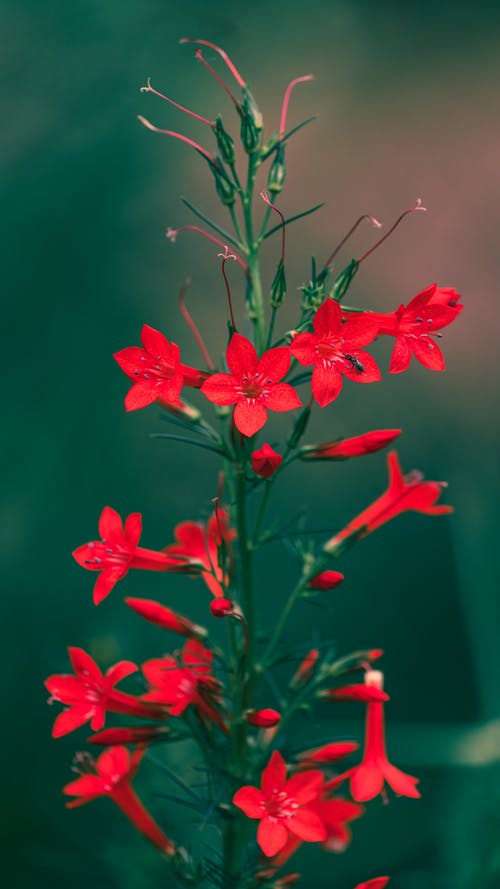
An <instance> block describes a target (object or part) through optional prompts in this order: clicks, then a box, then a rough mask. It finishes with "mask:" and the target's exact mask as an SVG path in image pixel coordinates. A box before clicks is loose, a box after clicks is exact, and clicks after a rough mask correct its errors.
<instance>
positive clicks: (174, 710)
mask: <svg viewBox="0 0 500 889" xmlns="http://www.w3.org/2000/svg"><path fill="white" fill-rule="evenodd" d="M213 657H214V656H213V654H212V652H211V651H210V649H208V648H205V647H204V646H203V645H202V644H201V642H197V641H196V640H194V639H189V640H188V641H187V642H186V643H185V645H184V647H183V649H182V652H181V656H180V660H177V659H176V658H175V657H173V655H170V654H167V655H166V656H165V657H162V658H153V659H152V660H150V661H146V663H145V664H143V665H142V671H143V673H144V676H145V677H146V679H147V681H148V682H149V685H150V686H151V689H150V691H148V692H147V693H146V694H145V695H143V700H144V701H152V702H154V703H156V704H163V705H164V706H166V707H168V710H169V713H170V714H171V715H172V716H182V714H183V713H184V711H185V710H187V708H188V707H190V706H193V707H194V708H195V710H196V711H197V713H198V715H199V716H200V717H201V718H204V719H206V720H208V721H209V722H212V721H213V722H215V723H216V724H217V725H218V726H219V728H221V729H222V731H224V732H225V731H227V728H226V725H225V724H224V722H223V720H222V718H221V716H220V714H219V713H218V711H217V706H218V704H219V698H220V683H219V682H218V680H217V679H215V677H214V676H213V675H212V663H213Z"/></svg>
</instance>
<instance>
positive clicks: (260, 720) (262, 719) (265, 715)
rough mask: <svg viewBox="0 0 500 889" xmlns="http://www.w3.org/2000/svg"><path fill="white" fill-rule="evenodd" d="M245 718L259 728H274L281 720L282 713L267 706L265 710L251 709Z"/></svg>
mask: <svg viewBox="0 0 500 889" xmlns="http://www.w3.org/2000/svg"><path fill="white" fill-rule="evenodd" d="M245 719H246V721H247V722H249V723H250V725H256V726H257V727H258V728H274V726H275V725H278V723H279V722H280V720H281V713H278V711H277V710H273V709H272V708H271V707H266V708H264V709H263V710H249V711H248V713H246V714H245Z"/></svg>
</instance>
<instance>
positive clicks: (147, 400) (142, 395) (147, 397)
mask: <svg viewBox="0 0 500 889" xmlns="http://www.w3.org/2000/svg"><path fill="white" fill-rule="evenodd" d="M157 398H158V392H157V389H156V385H155V382H154V380H150V381H149V380H141V382H140V383H135V384H134V385H133V386H132V388H131V389H129V390H128V392H127V394H126V396H125V402H124V404H125V410H126V411H137V410H139V409H140V408H142V407H148V406H149V405H150V404H153V402H154V401H156V399H157Z"/></svg>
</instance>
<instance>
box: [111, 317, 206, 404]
mask: <svg viewBox="0 0 500 889" xmlns="http://www.w3.org/2000/svg"><path fill="white" fill-rule="evenodd" d="M141 340H142V345H143V348H142V349H141V348H140V346H129V347H128V348H126V349H121V350H120V351H119V352H116V353H115V354H114V355H113V358H114V359H115V361H117V363H118V364H119V365H120V367H121V369H122V370H123V371H124V372H125V373H126V374H127V376H128V377H130V379H131V380H133V382H134V385H133V386H132V388H131V389H130V390H129V391H128V393H127V395H126V397H125V408H126V410H127V411H134V410H137V409H138V408H141V407H146V406H147V405H148V404H152V403H153V402H154V401H161V402H167V403H171V404H173V405H177V404H178V403H179V395H180V394H181V389H182V386H183V385H184V384H185V385H187V386H197V387H199V386H201V384H202V382H203V380H204V379H206V376H207V374H206V373H204V372H203V371H198V370H196V369H195V368H193V367H188V366H187V365H184V364H181V360H180V351H179V347H178V346H177V345H176V344H175V343H172V342H170V343H169V341H168V340H167V338H166V337H165V336H164V335H163V334H162V333H160V331H159V330H155V329H154V327H150V326H149V325H148V324H145V325H144V326H143V328H142V332H141Z"/></svg>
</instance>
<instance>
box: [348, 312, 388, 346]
mask: <svg viewBox="0 0 500 889" xmlns="http://www.w3.org/2000/svg"><path fill="white" fill-rule="evenodd" d="M378 330H379V324H378V322H377V321H375V320H374V319H373V317H370V315H369V313H366V314H359V315H356V317H354V318H352V317H351V318H349V320H348V321H345V323H344V324H343V325H342V328H341V336H342V339H343V340H345V342H346V343H348V345H349V348H350V349H361V348H362V347H363V346H368V345H369V343H372V342H373V340H374V339H375V337H376V336H377V334H378Z"/></svg>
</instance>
